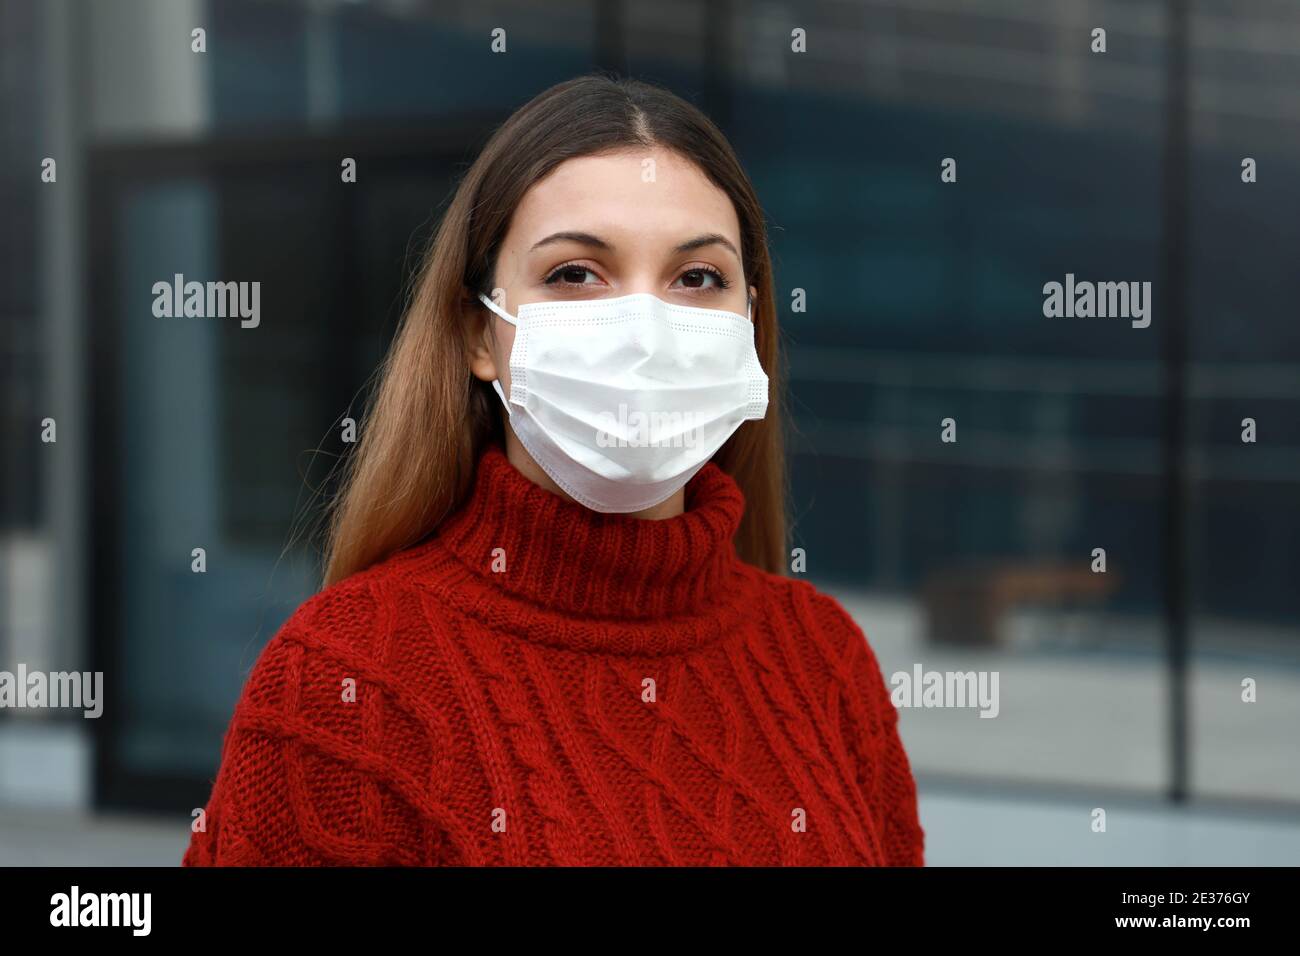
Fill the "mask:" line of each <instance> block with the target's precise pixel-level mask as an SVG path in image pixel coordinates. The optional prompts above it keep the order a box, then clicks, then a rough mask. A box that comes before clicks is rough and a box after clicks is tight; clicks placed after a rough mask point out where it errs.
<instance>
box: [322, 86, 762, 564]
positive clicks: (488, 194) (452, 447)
mask: <svg viewBox="0 0 1300 956" xmlns="http://www.w3.org/2000/svg"><path fill="white" fill-rule="evenodd" d="M651 146H659V147H662V148H665V149H670V150H673V151H674V152H677V153H679V154H681V155H682V156H684V157H686V158H687V159H689V160H691V161H692V162H694V163H695V164H696V165H697V166H698V167H699V168H700V169H701V170H702V171H703V172H704V174H705V175H707V176H708V177H709V179H710V180H712V182H713V183H714V184H715V185H717V186H718V187H719V188H720V189H722V190H723V191H724V192H725V193H726V194H727V195H728V196H729V197H731V202H732V203H733V205H734V206H735V209H736V215H737V218H738V219H739V220H740V234H741V246H742V248H741V256H742V260H743V264H744V269H745V281H746V282H747V283H748V284H749V285H752V286H753V287H754V289H755V290H756V291H757V293H758V301H757V302H756V303H755V306H756V308H755V314H754V324H755V337H756V343H757V348H758V357H759V360H760V361H761V362H762V365H763V369H764V371H765V372H766V373H767V375H768V379H769V382H770V395H769V401H768V411H767V417H766V418H764V419H763V420H761V421H748V422H745V423H744V424H742V425H741V426H740V428H739V429H737V431H736V433H735V434H734V435H732V436H731V438H730V439H729V440H728V441H727V442H726V444H724V445H723V446H722V448H721V449H719V450H718V452H717V454H716V455H714V457H713V460H714V461H715V462H716V463H717V464H718V465H719V466H721V468H722V469H723V470H724V471H725V472H727V473H728V474H730V475H731V476H732V478H734V479H735V481H736V483H737V484H738V485H739V486H740V489H741V491H742V492H743V493H744V495H745V503H746V504H745V515H744V518H743V520H742V522H741V525H740V529H739V530H738V531H737V533H736V540H735V544H736V549H737V552H738V553H739V555H740V557H741V559H742V560H744V561H748V562H749V563H750V564H753V565H756V566H758V567H760V568H763V569H764V570H767V571H772V572H775V573H783V572H784V569H785V567H786V563H785V562H786V557H785V555H786V550H785V549H786V541H785V533H786V531H785V526H786V522H785V456H784V452H783V449H782V422H783V410H782V401H781V397H782V393H783V391H784V379H785V375H784V369H783V367H782V366H781V362H780V349H779V347H778V334H777V325H776V305H775V301H774V298H773V294H774V293H773V283H772V266H771V259H770V257H769V255H768V249H767V229H766V224H765V223H764V220H763V213H762V209H761V207H760V206H759V202H758V197H757V196H755V194H754V189H753V186H752V185H751V184H750V182H749V178H748V177H747V176H746V175H745V173H744V170H742V169H741V167H740V163H739V162H738V161H737V159H736V155H735V153H734V152H733V151H732V149H731V146H730V144H729V143H728V142H727V141H726V139H725V138H724V137H723V135H722V133H721V132H720V131H719V130H718V129H717V127H716V126H714V125H713V123H712V122H711V121H710V120H709V119H708V117H706V116H705V115H704V114H703V113H701V112H700V111H699V110H698V109H696V108H695V107H693V106H691V105H690V104H689V103H687V102H685V101H684V100H682V99H680V98H679V97H677V96H675V95H674V94H672V93H670V92H668V91H667V90H664V89H661V88H659V87H656V86H651V85H649V84H646V83H642V82H639V81H636V80H631V79H621V78H612V77H608V76H603V75H590V76H583V77H579V78H577V79H573V80H569V81H567V82H564V83H560V84H558V85H556V86H553V87H551V88H550V89H548V90H546V91H545V92H543V93H541V94H539V95H538V96H536V97H534V98H533V99H532V100H531V101H530V102H528V103H527V104H526V105H525V106H523V107H522V108H521V109H519V110H518V111H517V112H515V114H514V115H513V116H511V117H510V118H509V119H508V120H506V122H505V123H504V125H502V126H501V127H500V128H499V129H498V130H497V131H496V132H495V133H494V134H493V135H492V137H491V138H490V139H489V140H488V142H487V145H486V146H485V147H484V148H483V151H482V153H481V154H480V155H479V157H478V159H477V160H476V161H475V162H474V164H473V166H471V167H470V169H469V171H468V173H466V175H465V177H464V179H463V180H462V181H461V183H460V186H459V188H458V189H457V190H456V195H455V197H454V198H453V199H452V201H451V205H450V206H449V207H448V208H447V211H446V213H445V215H444V216H443V218H442V222H441V223H440V224H439V227H438V230H437V233H436V235H435V236H434V237H433V240H432V242H431V243H430V245H429V248H428V250H427V252H426V254H425V257H424V262H423V265H422V266H421V268H420V271H419V274H418V277H417V279H416V282H415V286H414V292H413V295H412V297H411V300H410V303H409V305H408V307H407V310H406V313H405V315H404V316H403V318H402V321H401V324H400V327H399V329H398V332H397V335H396V337H395V339H394V341H393V344H392V346H391V348H390V350H389V353H388V355H387V357H386V358H385V360H384V363H383V365H382V366H381V369H380V374H381V377H380V381H379V385H378V388H377V389H376V391H375V392H374V394H373V396H372V399H371V402H370V407H369V409H368V414H367V416H366V419H365V426H364V428H363V434H362V439H361V442H360V444H359V446H358V447H357V449H356V450H355V452H354V453H353V455H352V456H351V457H350V459H349V460H348V462H347V463H346V465H345V468H344V471H343V479H342V483H341V485H340V489H339V492H338V496H337V497H336V499H335V501H334V503H333V506H332V508H331V512H330V529H329V539H328V543H327V553H326V562H325V577H324V582H323V586H329V585H331V584H333V583H335V582H336V581H340V580H342V579H343V578H345V577H347V576H348V575H350V574H353V573H355V572H357V571H361V570H363V569H365V568H367V567H369V566H370V565H372V564H374V563H375V562H377V561H380V560H382V559H383V558H385V557H387V556H388V555H389V554H392V553H393V552H395V551H398V550H401V549H402V548H405V547H408V546H410V545H412V544H415V543H416V542H418V541H419V540H421V539H422V538H424V537H425V536H427V535H428V534H429V533H430V532H432V531H434V530H435V529H436V528H437V527H438V525H439V524H440V523H441V522H442V521H443V519H444V518H446V517H447V515H449V514H451V513H452V512H453V511H455V510H456V508H457V507H459V506H460V504H461V503H462V502H463V501H464V499H465V497H466V496H467V495H468V493H469V490H470V487H471V484H472V482H473V477H474V468H475V464H476V462H477V461H478V456H479V453H480V452H481V451H482V449H483V446H484V444H485V443H487V442H489V441H493V440H496V439H498V438H499V436H500V429H501V424H500V411H501V410H500V408H499V407H498V405H497V403H496V401H495V396H494V395H493V393H492V390H491V388H490V387H489V386H487V385H486V384H485V383H483V382H481V381H479V380H478V379H476V378H475V377H474V376H473V375H472V374H471V372H470V348H471V342H472V341H473V340H474V339H475V338H476V335H477V333H481V331H482V326H481V324H480V323H483V322H486V321H487V320H488V318H489V313H488V312H487V310H486V309H483V308H481V307H476V306H478V303H477V302H476V301H475V300H474V298H473V293H478V292H483V293H487V294H490V293H491V281H492V273H493V269H494V266H495V262H496V256H497V252H498V249H499V247H500V244H501V242H502V239H503V238H504V236H505V234H506V232H507V229H508V227H509V225H510V220H511V217H512V215H513V214H514V210H515V208H516V207H517V206H518V205H519V202H520V200H521V199H522V198H523V196H524V194H525V193H526V192H527V191H528V189H529V188H530V187H532V185H533V184H534V183H536V182H538V181H539V180H541V179H542V178H543V177H545V176H546V175H547V174H548V173H550V172H551V170H553V169H555V167H557V166H558V165H560V163H562V162H564V161H565V160H567V159H573V158H575V157H578V156H589V155H593V154H597V153H604V152H612V151H617V150H621V149H628V148H648V147H651ZM467 293H469V294H467Z"/></svg>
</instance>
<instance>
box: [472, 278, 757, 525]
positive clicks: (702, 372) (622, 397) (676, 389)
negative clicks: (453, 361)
mask: <svg viewBox="0 0 1300 956" xmlns="http://www.w3.org/2000/svg"><path fill="white" fill-rule="evenodd" d="M479 299H481V300H482V302H483V304H484V305H486V306H487V307H488V308H489V309H491V310H492V311H493V312H495V313H496V314H497V315H499V316H501V318H503V319H505V320H506V321H507V322H509V323H511V324H512V325H514V326H515V327H516V331H515V343H514V347H513V348H512V349H511V351H510V398H509V399H508V400H507V398H506V394H505V392H504V390H503V389H502V388H501V382H500V380H499V379H497V380H494V381H493V382H492V387H493V388H494V389H496V393H497V394H498V395H499V396H501V401H502V402H504V403H505V406H506V411H507V413H508V414H509V416H510V425H511V428H512V429H513V430H514V433H515V435H516V437H518V439H519V441H520V443H521V444H522V445H523V446H524V448H525V449H526V450H527V451H528V454H529V455H531V456H532V457H533V460H534V461H536V462H537V464H538V465H540V466H541V467H542V469H543V470H544V471H545V472H546V473H547V474H548V475H550V476H551V479H552V480H553V481H554V482H555V483H556V484H557V485H559V486H560V487H561V488H562V489H564V491H565V492H567V493H568V494H569V495H570V496H571V497H572V498H573V499H574V500H575V501H578V502H580V503H581V504H583V505H585V506H586V507H588V508H591V509H592V510H594V511H602V512H609V513H619V514H625V513H628V512H633V511H643V510H645V509H646V508H650V507H653V506H654V505H657V504H659V503H660V502H661V501H664V500H665V499H667V498H668V497H669V496H671V495H672V494H673V493H674V492H675V491H677V490H678V489H679V488H681V487H682V486H683V485H685V484H686V482H688V481H689V480H690V479H691V477H692V476H693V475H694V474H695V473H696V472H697V471H699V470H700V468H702V467H703V466H704V463H705V462H707V461H708V460H709V459H710V458H712V457H713V454H714V453H715V452H716V451H717V450H718V449H719V448H721V447H722V444H723V443H724V442H725V441H726V440H727V439H728V438H730V437H731V435H732V433H733V432H734V431H735V430H736V429H737V428H739V427H740V425H741V423H742V422H744V421H746V420H748V419H759V418H762V417H763V416H764V415H765V414H766V413H767V375H766V374H765V373H764V372H763V367H762V366H761V365H760V364H759V361H758V353H757V351H756V350H755V348H754V326H753V323H752V322H750V320H749V319H748V318H746V317H745V316H743V315H738V314H736V313H735V312H726V311H722V310H720V309H698V308H693V307H690V306H684V305H673V304H671V303H668V302H664V301H663V300H662V299H660V298H658V297H657V296H654V295H651V294H650V293H647V292H639V293H636V294H634V295H625V296H621V297H619V298H617V299H593V300H584V301H571V302H533V303H529V304H527V305H521V306H520V307H519V314H518V316H512V315H510V314H509V313H508V312H506V311H505V310H503V309H502V308H501V307H499V306H498V305H497V304H496V303H495V302H493V301H492V300H491V299H489V298H488V297H487V296H485V295H480V296H479Z"/></svg>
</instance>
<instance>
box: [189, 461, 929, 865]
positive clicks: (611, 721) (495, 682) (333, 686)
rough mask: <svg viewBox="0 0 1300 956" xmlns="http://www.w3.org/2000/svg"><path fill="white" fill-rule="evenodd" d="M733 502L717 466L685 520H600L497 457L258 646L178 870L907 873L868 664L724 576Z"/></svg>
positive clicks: (876, 673)
mask: <svg viewBox="0 0 1300 956" xmlns="http://www.w3.org/2000/svg"><path fill="white" fill-rule="evenodd" d="M743 508H744V500H743V498H742V496H741V493H740V489H739V488H738V486H737V485H736V483H735V482H734V481H732V479H731V478H730V477H728V476H727V475H726V474H725V473H724V472H723V471H722V470H721V469H720V468H718V467H717V466H716V465H714V464H713V463H709V464H707V465H706V466H705V467H704V468H703V469H702V470H701V471H700V472H699V473H698V474H697V475H696V476H695V477H694V478H693V479H692V480H691V482H690V483H689V485H688V486H687V497H686V512H685V513H684V514H682V515H680V516H677V517H673V518H668V519H663V520H643V519H638V518H632V517H629V516H621V515H604V514H599V513H596V512H593V511H589V510H587V509H586V508H583V507H582V506H580V505H577V504H573V503H571V502H568V501H565V500H564V499H562V498H560V497H559V496H557V495H554V494H551V493H550V492H549V491H546V490H545V489H543V488H541V487H539V486H537V485H535V484H533V483H532V482H530V481H529V480H528V479H527V478H525V477H524V476H523V475H522V474H521V473H520V472H519V471H517V470H516V469H515V468H514V466H513V465H511V464H510V463H509V461H508V460H507V459H506V457H505V455H504V454H503V453H502V452H501V451H500V450H499V449H497V448H496V447H490V448H488V450H487V451H485V452H484V454H483V456H482V458H481V460H480V462H479V467H478V471H477V476H476V479H475V487H474V489H473V491H472V493H471V496H470V497H469V499H468V500H467V502H466V503H465V504H464V506H463V507H462V508H461V509H460V510H459V511H458V512H457V513H456V514H454V515H453V516H452V517H451V518H449V519H448V520H447V521H445V522H444V523H443V524H442V526H441V527H440V528H439V529H438V531H437V533H436V534H434V535H433V536H431V537H429V538H427V539H426V540H425V541H423V542H421V543H420V544H418V545H416V546H414V547H412V548H409V549H407V550H405V551H401V552H399V553H398V554H396V555H393V556H392V557H390V558H388V559H387V560H385V561H383V562H381V563H380V564H377V565H375V566H374V567H371V568H370V569H368V570H366V571H363V572H361V573H359V574H355V575H353V576H351V577H349V578H347V579H346V580H344V581H341V582H339V583H338V584H335V585H333V586H332V587H329V588H326V589H325V590H324V591H322V592H321V593H319V594H317V595H316V596H315V597H313V598H311V599H310V600H308V601H307V602H306V603H304V604H303V605H302V607H300V608H299V609H298V610H297V611H296V612H295V613H294V614H293V615H292V616H291V617H290V618H289V620H288V621H287V622H286V623H285V624H284V626H283V627H282V628H281V629H280V631H279V632H278V633H277V634H276V635H275V637H274V638H272V640H271V641H270V642H269V643H268V644H267V646H266V648H265V649H264V650H263V651H262V653H261V656H260V657H259V658H258V660H257V663H256V664H255V665H254V667H253V669H252V673H251V674H250V676H249V679H248V681H247V683H246V685H245V687H244V690H243V694H242V696H241V698H240V701H239V703H238V706H237V707H236V709H235V712H234V715H233V717H232V718H231V721H230V725H229V728H228V729H227V731H226V734H225V738H224V743H223V748H222V755H221V766H220V770H219V771H218V774H217V777H216V781H215V783H214V786H213V790H212V795H211V798H210V799H209V801H208V805H207V807H206V810H205V813H204V815H203V817H201V818H200V819H201V820H202V826H201V827H200V832H195V833H194V834H193V837H192V839H191V841H190V845H189V848H188V850H187V851H186V853H185V857H184V861H183V863H184V865H187V866H212V865H218V866H219V865H324V864H341V865H434V864H453V865H484V864H486V865H496V864H504V865H538V864H540V865H547V864H558V865H587V864H603V865H664V864H667V865H747V866H753V865H779V864H784V865H828V864H829V865H920V864H921V862H922V844H923V833H922V830H921V827H920V825H919V822H918V819H917V807H916V788H915V784H914V782H913V778H912V774H911V770H910V768H909V766H908V760H907V757H906V755H905V754H904V752H903V747H902V745H901V743H900V741H899V737H898V732H897V722H898V712H897V711H896V710H895V709H894V707H893V705H892V703H891V702H890V699H889V694H888V688H887V686H886V684H885V682H884V680H883V677H882V675H881V672H880V669H879V667H878V665H877V663H876V659H875V657H874V655H873V654H872V652H871V650H870V648H869V647H868V645H867V643H866V639H865V638H864V636H863V634H862V631H861V630H859V628H858V627H857V625H856V624H854V622H853V621H852V619H851V618H850V617H849V616H848V615H847V614H846V613H845V611H844V610H843V609H842V608H841V607H840V605H839V604H838V603H836V601H835V600H833V599H832V598H829V597H826V596H824V595H822V594H820V593H818V592H817V591H816V590H815V589H814V588H813V587H811V586H810V585H809V584H807V583H806V582H804V581H801V580H798V579H784V578H780V577H777V576H774V575H770V574H766V573H764V572H761V571H759V570H757V569H755V568H753V567H752V566H750V565H747V564H744V563H742V562H741V561H740V560H739V559H738V558H737V557H736V553H735V549H734V546H733V544H732V537H733V535H734V533H735V531H736V528H737V526H738V525H739V522H740V517H741V513H742V510H743ZM197 826H199V825H198V824H196V827H197Z"/></svg>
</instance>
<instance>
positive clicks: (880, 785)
mask: <svg viewBox="0 0 1300 956" xmlns="http://www.w3.org/2000/svg"><path fill="white" fill-rule="evenodd" d="M815 603H816V606H817V614H818V618H819V620H820V622H821V623H822V626H823V627H825V628H826V629H827V632H828V633H834V634H838V635H841V636H842V637H844V638H845V641H844V643H843V645H842V646H843V651H842V653H843V657H842V662H841V672H842V674H843V675H844V678H843V681H844V686H845V691H846V700H845V708H844V711H843V715H842V718H843V721H844V723H845V727H846V729H845V737H846V740H847V742H848V744H849V746H850V747H851V748H852V751H853V753H854V755H855V758H856V760H857V767H858V783H859V785H860V786H861V787H862V790H863V793H864V794H865V795H866V796H867V798H868V799H869V800H870V801H871V804H872V807H873V809H874V810H875V813H876V821H877V827H878V832H879V835H880V841H881V844H882V849H883V851H884V854H885V860H886V865H888V866H924V865H925V831H924V830H923V829H922V827H921V823H920V817H919V813H918V808H917V794H916V780H915V778H914V777H913V775H912V767H911V763H910V762H909V760H908V758H907V751H906V750H904V748H903V741H902V738H901V737H900V736H899V732H898V708H896V707H895V706H894V703H893V701H892V700H891V698H890V693H889V685H888V684H887V683H886V682H885V679H884V675H883V674H882V673H881V670H880V664H879V663H878V661H877V660H876V655H875V653H874V652H873V651H872V649H871V645H870V644H869V643H868V642H867V638H866V635H865V634H864V633H863V631H862V629H861V628H860V627H859V626H858V624H857V622H856V621H854V620H853V618H852V617H851V616H850V615H849V613H848V612H847V611H845V610H844V608H843V607H842V606H841V605H840V603H839V602H838V601H836V600H835V599H834V598H832V597H830V596H828V595H824V594H820V593H817V594H816V597H815Z"/></svg>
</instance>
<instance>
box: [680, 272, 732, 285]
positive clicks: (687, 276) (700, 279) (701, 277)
mask: <svg viewBox="0 0 1300 956" xmlns="http://www.w3.org/2000/svg"><path fill="white" fill-rule="evenodd" d="M677 281H678V282H680V283H681V284H682V286H683V287H684V288H687V289H725V288H726V287H727V280H726V279H724V278H723V277H722V273H720V272H715V271H713V270H712V269H688V270H687V271H685V272H683V273H682V274H681V277H680V278H679V279H678V280H677Z"/></svg>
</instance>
